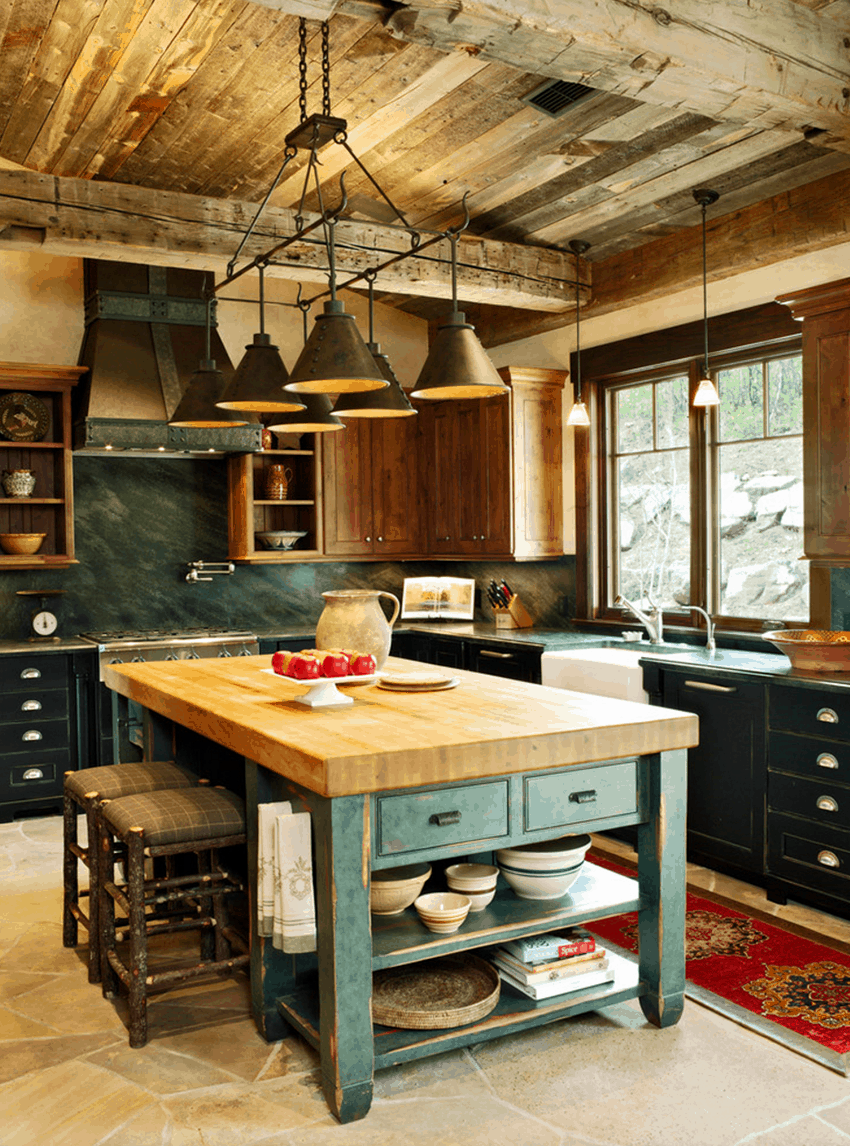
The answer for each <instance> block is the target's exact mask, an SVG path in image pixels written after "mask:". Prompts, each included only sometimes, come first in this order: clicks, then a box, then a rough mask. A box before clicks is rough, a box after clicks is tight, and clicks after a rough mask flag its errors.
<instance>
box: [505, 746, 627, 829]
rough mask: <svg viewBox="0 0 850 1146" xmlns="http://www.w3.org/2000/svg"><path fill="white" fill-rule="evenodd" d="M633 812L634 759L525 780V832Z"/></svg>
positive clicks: (575, 824)
mask: <svg viewBox="0 0 850 1146" xmlns="http://www.w3.org/2000/svg"><path fill="white" fill-rule="evenodd" d="M636 811H637V761H636V760H627V761H624V762H621V763H617V764H606V765H604V766H603V767H601V768H569V769H567V770H566V771H564V772H555V773H551V772H550V773H547V774H546V775H541V776H528V777H526V780H525V790H524V793H523V826H524V828H525V831H527V832H536V831H541V830H543V829H544V828H559V827H562V826H563V827H572V826H576V827H577V826H578V825H580V824H583V823H587V822H588V821H590V820H600V819H606V818H608V817H609V816H622V815H634V813H635V812H636Z"/></svg>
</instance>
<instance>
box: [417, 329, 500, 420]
mask: <svg viewBox="0 0 850 1146" xmlns="http://www.w3.org/2000/svg"><path fill="white" fill-rule="evenodd" d="M509 389H510V387H509V386H506V385H505V383H504V382H503V381H502V379H501V378H500V377H499V375H498V374H497V372H496V367H495V366H494V365H493V363H492V362H491V361H490V356H489V355H488V354H487V351H486V350H485V349H484V347H483V346H482V345H481V343H480V342H479V341H478V339H477V337H476V335H475V328H474V327H472V326H470V325H469V323H468V322H467V321H466V315H465V314H464V313H463V312H462V311H459V310H455V311H452V313H451V314H450V315H449V316H448V318H447V319H446V320H445V322H444V323H443V325H442V326H440V327H439V328H438V330H437V336H436V338H435V339H434V341H433V343H432V344H431V349H430V350H429V351H428V357H427V358H426V359H425V365H424V366H423V367H422V370H421V372H420V374H419V377H418V379H417V380H416V386H415V388H414V389H413V390H412V391H411V396H412V397H414V398H489V397H490V396H491V395H493V394H507V393H508V391H509Z"/></svg>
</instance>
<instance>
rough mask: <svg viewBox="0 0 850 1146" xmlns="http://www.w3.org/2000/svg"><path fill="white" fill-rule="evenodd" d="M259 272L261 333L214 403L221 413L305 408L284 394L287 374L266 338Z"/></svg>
mask: <svg viewBox="0 0 850 1146" xmlns="http://www.w3.org/2000/svg"><path fill="white" fill-rule="evenodd" d="M264 270H265V268H264V267H263V266H262V265H261V266H260V267H259V271H260V329H259V332H258V333H257V334H255V335H254V341H253V342H252V343H251V344H249V345H248V346H246V347H245V353H244V355H243V356H242V360H241V362H240V363H239V365H238V366H237V367H236V370H235V372H234V375H233V377H232V379H231V380H230V384H229V385H228V386H227V388H226V390H225V391H224V393H223V394H222V396H221V398H219V400H218V401H217V402H216V406H218V407H219V409H221V410H252V411H254V412H255V413H257V414H265V413H270V414H271V413H274V414H277V413H281V414H284V413H286V412H287V411H298V410H303V409H304V405H303V403H302V402H299V401H298V399H297V398H296V397H294V396H291V395H289V394H286V393H284V389H283V387H284V386H285V385H286V383H287V382H288V381H289V373H288V372H287V369H286V367H285V366H284V364H283V359H282V358H281V356H280V351H279V350H278V348H277V347H276V346H274V345H273V343H272V340H271V338H270V337H269V335H268V334H266V323H265V304H266V296H265V290H264V281H263V271H264Z"/></svg>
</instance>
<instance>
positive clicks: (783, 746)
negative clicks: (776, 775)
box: [768, 732, 850, 784]
mask: <svg viewBox="0 0 850 1146" xmlns="http://www.w3.org/2000/svg"><path fill="white" fill-rule="evenodd" d="M768 767H769V768H770V769H771V770H774V771H780V772H794V773H795V774H796V775H797V776H809V777H811V778H812V779H817V780H823V781H825V782H827V781H828V782H832V781H838V783H840V784H850V744H842V743H841V741H840V740H827V739H826V738H824V737H820V736H819V737H811V736H794V735H792V734H791V733H789V732H771V733H770V739H769V742H768Z"/></svg>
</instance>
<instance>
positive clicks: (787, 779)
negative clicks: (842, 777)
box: [767, 772, 850, 828]
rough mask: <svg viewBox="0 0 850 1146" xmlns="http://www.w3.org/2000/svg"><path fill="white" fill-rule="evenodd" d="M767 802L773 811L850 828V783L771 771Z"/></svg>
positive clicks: (837, 826)
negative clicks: (845, 783) (838, 782)
mask: <svg viewBox="0 0 850 1146" xmlns="http://www.w3.org/2000/svg"><path fill="white" fill-rule="evenodd" d="M767 803H768V807H769V808H770V809H771V811H775V812H788V813H789V814H791V815H796V816H805V817H806V819H807V820H814V821H816V822H817V823H821V824H832V825H834V826H835V827H836V828H850V787H845V786H844V785H843V784H835V783H826V782H824V780H820V779H815V780H808V779H803V778H802V777H799V776H783V775H780V774H778V773H775V772H771V774H770V777H769V779H768V783H767Z"/></svg>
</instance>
